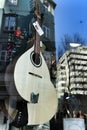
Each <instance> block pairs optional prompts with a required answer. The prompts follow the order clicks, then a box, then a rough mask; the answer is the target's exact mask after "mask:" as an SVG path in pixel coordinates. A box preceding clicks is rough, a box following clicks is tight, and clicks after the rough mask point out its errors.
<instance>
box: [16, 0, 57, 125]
mask: <svg viewBox="0 0 87 130" xmlns="http://www.w3.org/2000/svg"><path fill="white" fill-rule="evenodd" d="M35 7H36V10H35V14H36V16H37V21H36V22H38V24H39V25H40V20H41V19H40V12H39V5H38V3H37V1H35ZM36 29H38V28H36ZM35 32H36V33H35V34H36V35H35V43H34V45H33V46H32V47H31V48H30V49H29V50H27V51H26V52H25V53H24V54H22V55H21V56H20V57H19V59H18V60H17V62H16V65H15V69H14V82H15V86H16V89H17V91H18V93H19V95H20V96H21V97H22V98H23V99H25V100H26V101H27V102H28V103H27V110H28V125H38V124H43V123H45V122H48V121H49V120H50V119H51V118H52V117H53V116H54V114H55V113H56V110H57V95H56V91H55V88H54V86H53V84H52V82H51V80H50V73H49V70H48V67H47V64H46V62H45V60H44V57H43V55H42V53H41V51H40V35H39V33H38V32H37V31H35Z"/></svg>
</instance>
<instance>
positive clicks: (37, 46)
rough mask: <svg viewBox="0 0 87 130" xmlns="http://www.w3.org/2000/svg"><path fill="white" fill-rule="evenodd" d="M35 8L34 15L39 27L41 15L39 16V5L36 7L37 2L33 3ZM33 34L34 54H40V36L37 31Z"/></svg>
mask: <svg viewBox="0 0 87 130" xmlns="http://www.w3.org/2000/svg"><path fill="white" fill-rule="evenodd" d="M35 7H36V10H35V15H36V17H37V22H38V23H39V25H40V24H41V15H40V10H39V5H38V2H37V1H35ZM37 30H38V27H37ZM35 33H36V34H35V37H36V41H35V48H34V49H35V53H36V54H40V35H39V34H38V32H37V31H36V32H35Z"/></svg>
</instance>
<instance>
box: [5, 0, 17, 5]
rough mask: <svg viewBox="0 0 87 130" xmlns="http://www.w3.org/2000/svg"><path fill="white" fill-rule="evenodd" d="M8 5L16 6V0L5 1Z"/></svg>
mask: <svg viewBox="0 0 87 130" xmlns="http://www.w3.org/2000/svg"><path fill="white" fill-rule="evenodd" d="M7 3H8V5H17V4H18V0H7Z"/></svg>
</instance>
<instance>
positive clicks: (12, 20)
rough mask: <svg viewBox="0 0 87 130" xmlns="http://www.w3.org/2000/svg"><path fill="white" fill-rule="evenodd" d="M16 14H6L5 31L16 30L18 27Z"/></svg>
mask: <svg viewBox="0 0 87 130" xmlns="http://www.w3.org/2000/svg"><path fill="white" fill-rule="evenodd" d="M16 24H17V23H16V16H12V15H4V25H3V31H4V32H14V31H15V29H16Z"/></svg>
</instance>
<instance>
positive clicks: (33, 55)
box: [30, 52, 42, 67]
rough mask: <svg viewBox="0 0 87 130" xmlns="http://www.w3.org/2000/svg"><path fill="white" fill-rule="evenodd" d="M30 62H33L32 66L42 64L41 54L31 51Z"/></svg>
mask: <svg viewBox="0 0 87 130" xmlns="http://www.w3.org/2000/svg"><path fill="white" fill-rule="evenodd" d="M30 58H31V62H32V63H33V65H34V66H36V67H40V66H41V64H42V59H41V56H40V55H39V54H38V53H34V52H32V53H31V55H30Z"/></svg>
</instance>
